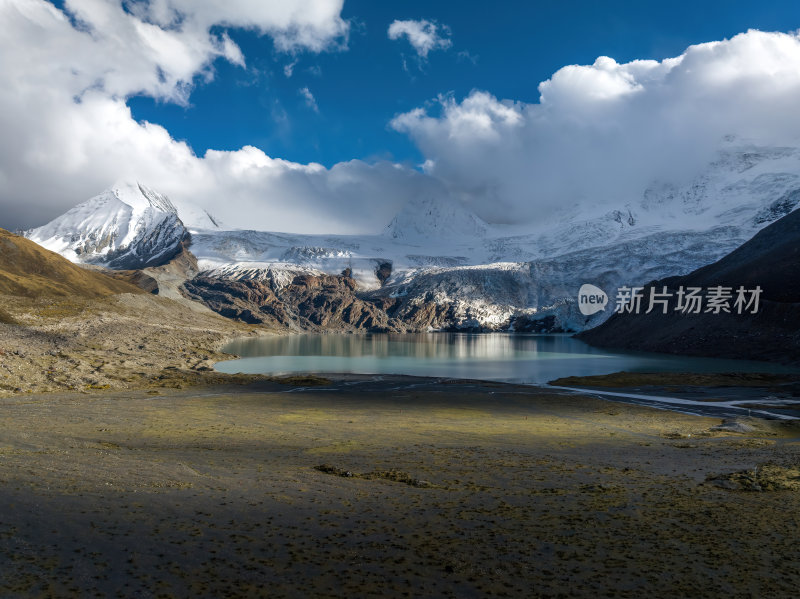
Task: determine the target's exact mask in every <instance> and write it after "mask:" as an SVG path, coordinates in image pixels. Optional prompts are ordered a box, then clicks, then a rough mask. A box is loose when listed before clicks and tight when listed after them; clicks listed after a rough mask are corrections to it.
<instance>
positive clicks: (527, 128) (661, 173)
mask: <svg viewBox="0 0 800 599" xmlns="http://www.w3.org/2000/svg"><path fill="white" fill-rule="evenodd" d="M538 89H539V93H540V97H539V102H538V103H531V104H528V103H523V102H515V101H512V100H499V99H497V98H496V97H494V96H493V95H491V94H489V93H487V92H483V91H473V92H472V93H470V94H469V95H468V96H467V97H466V98H464V99H462V100H461V101H457V100H456V99H454V98H453V97H451V96H442V97H440V98H439V99H438V101H437V105H438V110H436V112H435V113H433V114H429V110H426V109H422V108H418V109H415V110H412V111H410V112H407V113H405V114H400V115H398V116H397V117H395V118H394V120H393V121H392V123H391V126H392V127H393V128H394V129H396V130H398V131H401V132H405V133H407V134H408V135H410V136H411V137H412V139H413V140H414V141H415V142H416V144H417V145H418V146H419V148H420V150H421V151H422V153H423V154H424V156H425V157H426V166H425V170H426V172H427V173H428V174H430V175H431V176H433V177H435V178H436V179H437V180H438V181H440V182H441V183H442V184H443V185H444V186H446V188H447V189H448V190H449V192H450V193H451V194H453V195H454V196H455V197H458V198H460V199H461V200H462V201H464V202H466V203H468V204H470V205H472V206H473V207H474V208H475V210H476V211H477V212H478V213H479V214H480V215H481V216H483V217H484V218H486V219H488V220H491V221H495V222H504V221H505V222H522V221H531V220H534V219H537V218H539V217H541V216H543V215H546V214H549V213H550V212H552V211H554V210H557V209H559V208H563V209H568V210H574V209H577V207H579V206H580V208H581V209H582V210H591V206H592V205H598V204H599V206H600V207H601V208H602V207H607V206H608V205H611V204H616V205H620V204H621V205H624V204H625V203H627V202H630V201H635V200H636V199H637V198H638V197H641V194H642V193H643V191H644V189H645V188H646V186H647V185H648V184H649V183H651V182H652V181H653V180H654V179H661V180H669V181H673V182H685V181H686V180H688V178H689V177H691V176H693V175H695V174H696V169H697V168H698V167H702V166H704V165H706V164H707V163H708V161H709V160H711V159H712V157H713V153H714V151H715V149H717V148H718V147H719V145H720V142H721V140H722V139H723V138H724V137H725V136H728V135H734V136H738V137H740V138H747V139H750V140H753V141H755V142H757V143H764V144H797V143H798V142H799V141H800V112H798V111H797V109H796V102H797V98H798V97H800V37H799V36H798V34H796V33H792V34H783V33H765V32H760V31H749V32H747V33H744V34H740V35H737V36H735V37H734V38H732V39H730V40H726V41H721V42H711V43H705V44H699V45H695V46H691V47H689V48H688V49H687V50H686V51H685V52H684V53H683V54H682V55H681V56H678V57H676V58H670V59H666V60H663V61H653V60H637V61H633V62H630V63H626V64H618V63H617V62H616V61H614V60H613V59H611V58H608V57H600V58H598V59H597V60H596V61H595V62H594V64H592V65H571V66H566V67H564V68H562V69H560V70H558V71H557V72H556V73H554V74H553V75H552V77H551V78H550V79H548V80H547V81H544V82H542V83H540V84H539V87H538Z"/></svg>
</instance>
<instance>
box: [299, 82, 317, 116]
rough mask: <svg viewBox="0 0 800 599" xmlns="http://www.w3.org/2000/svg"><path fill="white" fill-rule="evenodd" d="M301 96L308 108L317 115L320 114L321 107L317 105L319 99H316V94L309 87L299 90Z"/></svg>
mask: <svg viewBox="0 0 800 599" xmlns="http://www.w3.org/2000/svg"><path fill="white" fill-rule="evenodd" d="M299 93H300V95H301V96H303V99H304V100H305V102H306V106H308V107H309V108H310V109H311V110H313V111H314V112H316V113H319V106H318V105H317V99H316V98H315V97H314V94H312V93H311V90H310V89H308V87H301V88H300V90H299Z"/></svg>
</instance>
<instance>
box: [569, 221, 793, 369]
mask: <svg viewBox="0 0 800 599" xmlns="http://www.w3.org/2000/svg"><path fill="white" fill-rule="evenodd" d="M717 285H723V286H725V287H732V288H733V289H734V290H736V289H737V288H739V287H740V286H743V287H744V288H745V289H754V288H755V287H756V286H760V287H761V288H762V289H763V292H762V294H761V298H760V299H761V301H760V303H761V305H760V307H759V311H758V313H757V314H737V313H736V310H735V309H732V310H731V312H732V313H730V314H728V313H720V314H714V313H705V312H704V313H701V314H682V313H681V312H679V311H675V310H674V307H675V304H676V301H675V300H674V299H673V300H672V303H671V304H670V306H669V308H670V309H669V311H668V314H662V313H661V311H660V309H659V308H656V310H654V311H653V312H651V313H650V314H644V313H639V314H614V315H613V316H612V317H611V318H609V319H608V320H607V321H606V322H605V323H604V324H602V325H600V326H598V327H596V328H594V329H591V330H589V331H585V332H583V333H581V334H580V335H579V336H578V337H579V338H580V339H582V340H584V341H586V342H587V343H590V344H592V345H597V346H600V347H609V348H616V349H632V350H642V351H655V352H668V353H674V354H686V355H697V356H712V357H727V358H746V359H752V360H770V361H775V362H782V363H791V364H800V211H795V212H792V213H790V214H788V215H786V216H785V217H783V218H781V219H780V220H778V221H776V222H775V223H773V224H772V225H770V226H768V227H767V228H765V229H763V230H762V231H760V232H759V233H758V234H757V235H756V236H755V237H753V239H751V240H750V241H748V242H747V243H745V244H744V245H742V246H741V247H740V248H738V249H737V250H735V251H733V252H731V253H730V254H728V255H727V256H725V257H724V258H722V259H721V260H719V261H717V262H715V263H713V264H710V265H708V266H705V267H703V268H700V269H698V270H696V271H694V272H692V273H690V274H688V275H686V276H682V277H670V278H668V279H663V280H661V281H655V282H653V283H651V284H649V285H648V286H647V287H646V288H645V290H644V298H648V297H649V294H650V288H651V287H655V288H656V290H658V291H660V290H661V288H662V287H663V286H667V288H668V290H669V291H671V292H673V293H675V292H676V291H677V290H678V289H679V288H680V287H681V286H683V287H684V288H686V287H702V288H704V290H705V289H707V288H709V287H715V286H717ZM734 295H735V293H734ZM646 305H647V301H646V299H645V301H643V307H645V306H646ZM642 312H643V310H642Z"/></svg>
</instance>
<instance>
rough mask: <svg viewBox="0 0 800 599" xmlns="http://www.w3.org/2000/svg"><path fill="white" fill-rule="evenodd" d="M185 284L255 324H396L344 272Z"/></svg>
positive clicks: (370, 327)
mask: <svg viewBox="0 0 800 599" xmlns="http://www.w3.org/2000/svg"><path fill="white" fill-rule="evenodd" d="M184 288H185V289H186V292H187V293H188V294H189V295H190V296H191V297H193V298H195V299H200V300H201V301H202V302H204V303H205V304H206V305H207V306H208V307H209V308H211V309H212V310H214V311H215V312H217V313H219V314H221V315H222V316H226V317H228V318H235V319H237V320H241V321H244V322H247V323H250V324H273V325H280V326H283V327H288V328H290V329H294V330H303V331H322V330H335V331H389V330H394V329H393V327H391V326H390V324H389V317H388V316H387V314H386V312H385V311H383V310H382V309H381V308H380V307H379V306H377V305H375V304H373V303H370V302H365V301H363V300H361V299H359V298H358V297H357V296H356V293H355V291H356V283H355V281H354V280H353V279H351V278H350V277H347V276H344V275H342V276H333V275H322V276H313V275H300V276H297V277H295V278H294V280H293V281H292V283H291V284H290V285H287V286H286V287H282V288H281V289H279V290H277V291H275V290H273V289H272V287H271V285H270V284H269V282H265V281H259V280H252V279H249V280H247V279H246V280H240V281H231V280H227V279H216V278H211V277H203V276H200V277H197V278H195V279H193V280H191V281H188V282H187V283H185V284H184Z"/></svg>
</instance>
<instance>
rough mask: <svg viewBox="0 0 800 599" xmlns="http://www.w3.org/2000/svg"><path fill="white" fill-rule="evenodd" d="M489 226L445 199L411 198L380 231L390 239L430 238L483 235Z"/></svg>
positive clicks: (458, 204)
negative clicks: (384, 228) (382, 230)
mask: <svg viewBox="0 0 800 599" xmlns="http://www.w3.org/2000/svg"><path fill="white" fill-rule="evenodd" d="M488 230H489V225H488V224H486V223H485V222H484V221H483V220H481V219H480V218H479V217H478V216H477V215H475V214H474V213H473V212H471V211H469V210H468V209H467V208H465V207H464V205H463V204H460V203H458V202H456V201H454V200H450V199H447V198H443V197H439V198H431V197H427V198H414V199H412V200H411V201H410V202H408V204H406V205H405V206H404V207H403V209H402V210H401V211H400V212H399V213H398V214H397V216H395V217H394V218H393V219H392V222H390V223H389V225H388V226H387V227H386V230H385V231H384V234H385V235H387V236H388V237H391V238H392V239H406V240H422V241H423V242H424V241H425V240H431V239H463V238H470V237H483V236H484V235H486V233H487V231H488Z"/></svg>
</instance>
